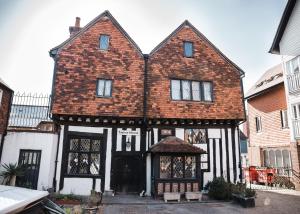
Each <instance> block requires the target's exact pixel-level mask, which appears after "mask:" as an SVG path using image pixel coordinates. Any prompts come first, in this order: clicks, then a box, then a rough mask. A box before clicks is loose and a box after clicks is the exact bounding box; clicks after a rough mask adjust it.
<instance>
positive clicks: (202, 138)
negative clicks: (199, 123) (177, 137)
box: [184, 129, 206, 144]
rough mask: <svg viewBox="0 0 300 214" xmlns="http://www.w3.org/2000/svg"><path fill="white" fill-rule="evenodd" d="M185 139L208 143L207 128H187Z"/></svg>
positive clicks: (193, 142)
mask: <svg viewBox="0 0 300 214" xmlns="http://www.w3.org/2000/svg"><path fill="white" fill-rule="evenodd" d="M184 140H185V141H187V142H189V143H191V144H206V131H205V129H185V131H184Z"/></svg>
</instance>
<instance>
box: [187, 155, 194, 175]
mask: <svg viewBox="0 0 300 214" xmlns="http://www.w3.org/2000/svg"><path fill="white" fill-rule="evenodd" d="M195 177H196V157H195V156H186V157H185V178H195Z"/></svg>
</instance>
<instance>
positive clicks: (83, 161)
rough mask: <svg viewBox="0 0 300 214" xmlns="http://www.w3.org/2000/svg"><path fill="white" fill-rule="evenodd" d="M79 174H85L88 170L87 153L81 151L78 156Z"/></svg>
mask: <svg viewBox="0 0 300 214" xmlns="http://www.w3.org/2000/svg"><path fill="white" fill-rule="evenodd" d="M78 167H79V174H87V173H88V172H89V170H88V168H89V162H88V154H86V153H81V154H80V156H79V164H78Z"/></svg>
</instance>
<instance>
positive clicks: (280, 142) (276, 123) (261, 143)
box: [247, 83, 290, 165]
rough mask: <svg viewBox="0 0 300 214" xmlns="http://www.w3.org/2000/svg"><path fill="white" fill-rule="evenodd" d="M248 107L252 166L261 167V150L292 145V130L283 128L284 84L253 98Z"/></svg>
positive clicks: (285, 107) (284, 107) (285, 106)
mask: <svg viewBox="0 0 300 214" xmlns="http://www.w3.org/2000/svg"><path fill="white" fill-rule="evenodd" d="M247 106H248V122H249V131H250V132H249V141H250V148H249V161H250V164H251V165H260V164H259V163H260V162H262V159H261V157H260V156H261V154H260V150H259V149H260V148H262V147H282V146H289V143H290V134H289V133H290V129H288V128H285V129H283V128H282V127H281V116H280V110H285V109H287V105H286V97H285V90H284V85H283V83H282V84H280V85H278V86H275V87H274V88H272V89H270V90H269V91H268V92H266V93H264V94H262V95H259V96H256V97H254V98H251V99H250V100H248V104H247ZM256 116H260V117H261V123H262V131H261V132H260V133H257V132H256V122H255V117H256ZM251 157H252V158H251Z"/></svg>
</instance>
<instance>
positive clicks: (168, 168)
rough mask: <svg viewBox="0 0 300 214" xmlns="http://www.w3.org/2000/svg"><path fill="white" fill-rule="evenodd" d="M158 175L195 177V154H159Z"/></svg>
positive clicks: (164, 177) (174, 177)
mask: <svg viewBox="0 0 300 214" xmlns="http://www.w3.org/2000/svg"><path fill="white" fill-rule="evenodd" d="M159 162H160V173H159V177H160V178H163V179H168V178H170V179H176V178H178V179H180V178H196V156H160V161H159Z"/></svg>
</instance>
